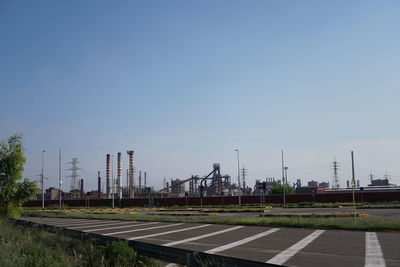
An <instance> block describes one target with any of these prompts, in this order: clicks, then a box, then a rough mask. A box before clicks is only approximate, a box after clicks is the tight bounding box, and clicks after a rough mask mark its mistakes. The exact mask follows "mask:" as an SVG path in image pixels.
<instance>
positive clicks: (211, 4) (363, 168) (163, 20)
mask: <svg viewBox="0 0 400 267" xmlns="http://www.w3.org/2000/svg"><path fill="white" fill-rule="evenodd" d="M0 38H1V42H0V92H1V94H0V96H1V97H0V138H1V139H6V138H7V137H8V136H9V135H12V134H14V133H16V132H20V133H23V134H24V142H25V146H26V156H27V164H26V166H25V175H26V176H27V177H29V178H35V175H38V174H39V173H40V166H41V151H42V149H45V150H46V153H45V175H46V176H47V177H49V181H48V183H47V186H49V185H53V186H55V185H57V179H58V149H59V148H61V149H62V151H63V169H67V168H68V165H67V164H66V162H67V161H68V160H70V159H71V158H72V157H78V158H79V159H80V161H81V164H80V167H81V168H83V169H84V170H85V172H83V173H81V174H82V177H83V178H85V180H86V184H87V185H88V187H87V188H86V189H91V188H94V187H95V184H96V176H97V170H100V171H101V172H102V176H103V177H104V169H105V154H106V153H114V154H116V153H117V152H118V151H122V152H123V153H124V166H123V168H124V169H125V168H126V167H127V165H126V163H127V156H126V154H125V153H126V150H128V149H133V150H135V153H136V168H137V170H143V171H147V172H148V177H149V182H150V183H151V184H152V185H153V186H155V187H156V188H160V187H161V181H162V179H163V178H164V177H165V178H167V179H170V178H186V177H189V176H190V175H191V174H199V175H203V174H205V173H208V172H209V171H211V168H212V163H214V162H219V163H221V168H222V172H223V173H228V174H230V175H232V177H233V178H234V180H235V181H236V154H235V152H234V149H236V148H238V149H239V150H240V156H241V163H243V164H244V165H245V167H246V168H247V169H248V173H249V177H248V183H249V184H250V185H251V186H253V183H254V180H255V179H256V178H263V177H267V176H275V177H276V178H278V177H280V150H281V149H285V153H286V161H287V165H288V166H289V181H295V179H296V178H302V180H303V183H305V182H306V181H307V180H311V179H314V180H319V181H329V182H331V180H332V171H331V170H330V163H331V161H333V159H334V157H336V158H337V160H338V161H339V162H340V164H341V166H342V168H341V171H340V172H339V175H340V179H341V183H342V185H344V184H345V180H346V179H349V177H350V168H349V167H350V150H354V151H355V153H356V167H357V169H356V171H357V173H356V174H357V179H360V180H361V181H362V184H366V183H367V175H368V174H369V173H370V171H371V170H372V171H373V172H374V173H375V174H376V175H377V176H382V175H383V174H384V173H385V171H387V172H388V174H390V175H392V182H393V183H398V184H400V167H399V166H400V165H399V164H398V160H399V156H400V138H399V132H400V124H399V123H398V115H399V111H400V108H399V100H400V90H399V89H400V88H399V82H400V75H399V71H400V49H399V47H400V2H399V1H232V0H230V1H5V0H2V1H0ZM68 174H69V173H68V172H66V171H63V176H65V175H68ZM63 180H64V189H68V188H69V186H70V181H69V180H68V179H67V178H63ZM124 181H125V180H124Z"/></svg>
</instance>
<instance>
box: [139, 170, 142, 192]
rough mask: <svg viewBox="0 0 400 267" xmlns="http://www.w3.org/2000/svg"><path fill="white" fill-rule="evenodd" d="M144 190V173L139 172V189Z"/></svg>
mask: <svg viewBox="0 0 400 267" xmlns="http://www.w3.org/2000/svg"><path fill="white" fill-rule="evenodd" d="M141 188H142V171H139V189H141Z"/></svg>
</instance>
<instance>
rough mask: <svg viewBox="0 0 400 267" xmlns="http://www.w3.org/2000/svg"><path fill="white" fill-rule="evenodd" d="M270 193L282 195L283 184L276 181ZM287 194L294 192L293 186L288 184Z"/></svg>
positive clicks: (286, 187) (286, 186)
mask: <svg viewBox="0 0 400 267" xmlns="http://www.w3.org/2000/svg"><path fill="white" fill-rule="evenodd" d="M270 193H271V195H282V194H283V188H282V184H281V183H277V182H274V183H273V185H272V187H271V191H270ZM285 194H287V195H290V194H293V188H292V187H290V186H289V185H287V184H286V185H285Z"/></svg>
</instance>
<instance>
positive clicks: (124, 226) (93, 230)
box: [82, 222, 159, 232]
mask: <svg viewBox="0 0 400 267" xmlns="http://www.w3.org/2000/svg"><path fill="white" fill-rule="evenodd" d="M156 223H159V222H150V223H139V224H131V225H123V226H115V227H107V228H98V229H89V230H83V231H82V232H95V231H103V230H111V229H119V228H127V227H134V226H144V225H150V224H156Z"/></svg>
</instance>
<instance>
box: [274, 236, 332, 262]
mask: <svg viewBox="0 0 400 267" xmlns="http://www.w3.org/2000/svg"><path fill="white" fill-rule="evenodd" d="M323 232H325V230H316V231H314V232H312V233H311V234H309V235H308V236H306V237H305V238H303V239H302V240H300V241H299V242H297V243H295V244H294V245H293V246H291V247H290V248H288V249H286V250H284V251H282V252H280V253H279V254H277V255H275V256H274V257H273V258H271V259H270V260H269V261H267V263H270V264H277V265H282V264H284V263H285V262H287V261H288V260H289V259H290V258H291V257H293V256H294V255H296V254H297V253H298V252H299V251H300V250H302V249H303V248H305V247H306V246H307V245H308V244H310V243H311V242H313V241H314V240H315V239H317V238H318V237H319V236H320V235H321V234H322V233H323Z"/></svg>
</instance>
